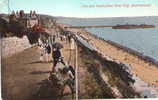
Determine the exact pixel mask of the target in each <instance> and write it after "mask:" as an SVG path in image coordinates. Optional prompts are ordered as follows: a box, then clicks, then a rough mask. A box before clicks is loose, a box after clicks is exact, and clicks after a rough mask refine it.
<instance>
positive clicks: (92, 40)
mask: <svg viewBox="0 0 158 100" xmlns="http://www.w3.org/2000/svg"><path fill="white" fill-rule="evenodd" d="M63 26H64V25H62V27H63ZM67 30H69V31H72V32H74V33H76V34H77V32H79V34H78V35H79V36H80V37H83V38H84V39H85V40H87V41H88V43H89V44H91V45H92V46H94V47H95V48H97V49H98V50H99V51H100V52H102V53H103V54H105V55H107V56H109V57H111V58H112V59H113V60H118V61H120V62H122V63H124V64H127V65H129V66H131V70H130V71H131V72H132V73H133V74H135V75H136V76H138V77H139V78H140V79H142V80H143V81H145V82H147V83H148V84H149V85H154V86H158V66H157V65H154V64H151V63H150V62H147V61H144V60H143V59H140V58H138V57H137V56H135V55H133V54H130V53H128V52H126V51H124V50H122V49H119V48H118V47H116V46H115V45H111V44H109V43H108V42H106V41H103V40H101V39H99V38H96V37H94V36H93V35H91V34H90V33H88V32H86V31H84V30H81V29H73V28H71V29H70V28H67Z"/></svg>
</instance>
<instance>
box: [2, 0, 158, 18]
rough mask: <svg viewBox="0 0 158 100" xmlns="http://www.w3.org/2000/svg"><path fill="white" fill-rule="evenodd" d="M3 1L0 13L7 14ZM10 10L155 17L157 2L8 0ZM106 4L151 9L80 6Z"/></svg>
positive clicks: (134, 0) (153, 0) (135, 0)
mask: <svg viewBox="0 0 158 100" xmlns="http://www.w3.org/2000/svg"><path fill="white" fill-rule="evenodd" d="M2 1H4V0H0V4H1V8H0V13H7V7H6V5H5V4H4V3H1V2H2ZM9 4H10V8H11V10H15V11H16V10H20V9H23V10H25V12H29V11H30V10H36V12H37V13H42V14H49V15H53V16H66V17H120V16H157V15H158V0H10V3H9ZM107 4H113V5H114V4H130V5H131V4H151V7H136V8H131V7H130V8H124V7H122V8H118V7H110V8H105V7H104V8H100V7H97V8H83V7H82V5H107Z"/></svg>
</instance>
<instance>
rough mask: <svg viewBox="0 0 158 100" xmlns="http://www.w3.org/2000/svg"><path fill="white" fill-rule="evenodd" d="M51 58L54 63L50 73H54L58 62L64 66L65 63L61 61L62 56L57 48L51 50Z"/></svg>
mask: <svg viewBox="0 0 158 100" xmlns="http://www.w3.org/2000/svg"><path fill="white" fill-rule="evenodd" d="M52 57H53V61H54V63H53V68H52V72H54V70H55V67H56V65H57V63H58V62H59V61H60V62H61V63H63V64H64V65H65V63H64V61H63V59H62V55H61V52H60V49H59V48H55V49H54V50H53V53H52Z"/></svg>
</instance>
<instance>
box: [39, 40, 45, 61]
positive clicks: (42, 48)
mask: <svg viewBox="0 0 158 100" xmlns="http://www.w3.org/2000/svg"><path fill="white" fill-rule="evenodd" d="M38 46H39V50H40V61H41V62H43V56H44V44H43V42H42V40H41V39H40V38H39V39H38Z"/></svg>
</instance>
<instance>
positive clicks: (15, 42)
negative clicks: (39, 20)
mask: <svg viewBox="0 0 158 100" xmlns="http://www.w3.org/2000/svg"><path fill="white" fill-rule="evenodd" d="M1 42H2V43H1V49H2V51H1V53H2V57H9V56H12V55H13V54H15V53H18V52H21V51H23V50H25V49H27V48H30V47H31V44H30V43H29V40H28V38H27V37H26V36H24V37H23V38H18V37H9V38H2V39H1Z"/></svg>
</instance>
